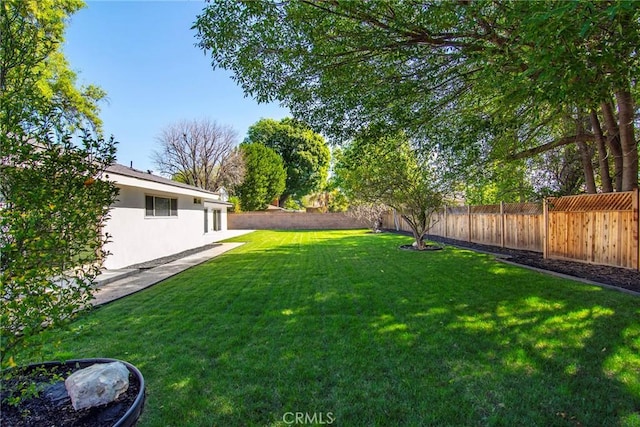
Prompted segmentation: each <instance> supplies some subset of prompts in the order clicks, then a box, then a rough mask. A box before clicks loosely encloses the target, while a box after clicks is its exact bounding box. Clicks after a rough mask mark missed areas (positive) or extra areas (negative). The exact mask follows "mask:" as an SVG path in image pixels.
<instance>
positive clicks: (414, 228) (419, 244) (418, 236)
mask: <svg viewBox="0 0 640 427" xmlns="http://www.w3.org/2000/svg"><path fill="white" fill-rule="evenodd" d="M400 216H401V217H402V218H403V219H404V220H405V221H406V222H407V224H409V227H410V228H411V233H412V234H413V238H414V239H415V241H416V248H417V249H418V250H420V251H421V250H423V249H424V248H425V244H424V241H423V240H422V237H423V236H424V234H425V233H426V231H427V230H426V227H425V226H420V224H416V223H415V221H414V219H413V218H410V217H409V216H407V215H400Z"/></svg>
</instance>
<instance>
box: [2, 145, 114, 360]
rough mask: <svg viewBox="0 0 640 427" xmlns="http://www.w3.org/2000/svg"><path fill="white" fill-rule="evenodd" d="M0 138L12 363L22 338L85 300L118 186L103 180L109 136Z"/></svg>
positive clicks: (5, 309) (5, 340)
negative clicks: (76, 141)
mask: <svg viewBox="0 0 640 427" xmlns="http://www.w3.org/2000/svg"><path fill="white" fill-rule="evenodd" d="M3 139H5V141H3V142H4V143H5V144H3V146H4V147H6V148H8V149H9V150H11V155H9V156H7V155H6V152H5V155H4V156H3V157H4V163H3V164H2V166H1V170H2V175H1V178H0V191H1V194H2V198H3V199H4V200H3V207H2V210H1V211H0V229H1V230H2V234H1V235H0V269H1V272H0V295H1V296H2V299H1V300H0V353H1V356H0V357H1V359H0V360H1V362H2V364H3V365H7V364H9V365H10V364H12V361H11V356H12V354H13V353H14V351H16V350H17V347H18V345H19V344H20V343H21V342H22V341H23V340H24V338H26V337H28V336H31V335H34V334H35V333H37V332H39V331H40V330H42V329H43V328H45V327H48V326H53V325H57V324H60V323H61V322H64V321H67V320H68V319H70V318H72V317H73V315H74V313H76V312H77V311H78V310H80V309H82V308H83V307H84V306H86V305H87V303H88V302H89V301H90V299H91V295H92V285H93V281H94V279H95V277H96V276H97V275H98V274H99V273H100V268H101V261H102V260H103V259H104V257H105V256H106V253H105V251H104V250H103V243H104V241H105V238H106V237H107V236H103V235H102V226H103V225H104V223H105V221H106V219H107V217H108V211H109V206H110V205H111V204H112V203H113V202H114V201H115V198H116V195H117V188H116V187H115V185H114V184H113V183H111V182H109V181H107V180H106V179H104V178H106V176H105V169H106V168H107V167H108V166H109V165H110V164H112V163H113V161H114V159H115V143H114V141H113V139H111V140H109V141H104V140H101V139H95V138H93V137H91V136H90V135H89V134H88V133H85V135H84V137H83V138H82V142H81V144H80V145H78V146H77V145H74V144H73V143H72V141H71V138H69V137H66V138H64V139H62V140H61V141H53V140H52V139H53V138H52V137H50V138H49V139H39V140H38V141H34V140H30V141H29V142H27V143H19V144H18V143H16V144H14V145H13V146H12V145H11V144H10V141H8V140H7V138H5V137H3Z"/></svg>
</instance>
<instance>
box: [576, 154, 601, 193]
mask: <svg viewBox="0 0 640 427" xmlns="http://www.w3.org/2000/svg"><path fill="white" fill-rule="evenodd" d="M576 144H577V145H578V151H579V152H580V160H581V161H582V170H583V171H584V183H585V186H586V189H587V193H589V194H595V193H596V192H597V191H596V180H595V178H594V176H593V165H592V164H591V153H590V151H591V150H589V147H588V146H587V143H586V142H582V141H580V142H577V143H576Z"/></svg>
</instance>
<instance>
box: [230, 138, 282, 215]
mask: <svg viewBox="0 0 640 427" xmlns="http://www.w3.org/2000/svg"><path fill="white" fill-rule="evenodd" d="M240 151H241V152H242V156H243V159H244V163H245V166H246V173H245V175H244V180H243V182H242V184H241V185H239V186H238V187H237V188H236V193H237V194H238V196H239V198H240V206H241V208H242V210H243V211H256V210H263V209H266V208H267V206H268V205H269V204H270V203H271V202H272V201H273V200H275V199H276V198H277V197H278V196H279V195H280V194H282V192H283V191H284V188H285V181H286V177H287V173H286V171H285V169H284V164H283V162H282V158H281V157H280V156H279V155H278V154H277V153H276V152H275V151H274V150H272V149H271V148H269V147H267V146H265V145H262V144H258V143H249V144H242V145H241V146H240Z"/></svg>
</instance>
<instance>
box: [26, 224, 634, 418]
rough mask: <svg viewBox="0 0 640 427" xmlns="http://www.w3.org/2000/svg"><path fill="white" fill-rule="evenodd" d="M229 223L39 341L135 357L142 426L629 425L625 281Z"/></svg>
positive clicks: (376, 238) (363, 237)
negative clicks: (136, 285)
mask: <svg viewBox="0 0 640 427" xmlns="http://www.w3.org/2000/svg"><path fill="white" fill-rule="evenodd" d="M237 240H238V241H248V243H247V244H246V245H244V246H242V247H241V248H239V249H236V250H234V251H231V252H229V253H227V254H225V255H223V256H221V257H219V258H216V259H214V260H213V261H211V262H208V263H206V264H203V265H201V266H198V267H195V268H192V269H190V270H188V271H186V272H184V273H182V274H180V275H178V276H175V277H174V278H172V279H170V280H167V281H165V282H163V283H161V284H159V285H157V286H155V287H153V288H151V289H148V290H146V291H144V292H141V293H138V294H136V295H132V296H130V297H127V298H125V299H123V300H120V301H117V302H115V303H112V304H109V305H107V306H105V307H102V308H100V309H97V310H95V311H94V312H92V313H89V314H87V315H85V316H83V317H82V318H81V319H80V320H78V321H77V322H75V323H73V324H72V325H71V326H70V327H69V328H68V329H66V330H58V331H52V332H50V333H46V334H43V335H41V336H40V339H41V340H42V341H43V342H44V343H45V348H44V352H45V354H44V356H43V358H44V359H68V358H79V357H98V356H99V357H114V358H119V359H125V360H127V361H129V362H131V363H133V364H135V365H136V366H137V367H138V368H140V370H141V371H142V373H143V375H144V376H145V379H146V381H147V389H148V399H147V404H146V407H145V410H144V413H143V417H142V418H141V425H143V426H236V425H237V426H248V425H269V426H285V425H290V424H291V422H292V421H295V413H296V412H302V413H306V414H307V419H299V420H300V421H312V420H314V419H315V421H317V422H318V424H320V423H321V422H325V423H326V422H330V421H333V425H340V426H395V425H398V426H418V425H504V426H515V425H523V426H533V425H538V426H553V425H558V426H562V425H566V426H579V425H582V426H605V425H624V426H640V298H638V297H634V296H630V295H627V294H623V293H619V292H615V291H610V290H604V289H601V288H599V287H593V286H588V285H584V284H580V283H577V282H573V281H567V280H562V279H557V278H553V277H551V276H547V275H543V274H539V273H535V272H531V271H529V270H526V269H521V268H517V267H512V266H509V265H505V264H501V263H498V262H495V261H493V260H492V258H491V257H489V256H486V255H482V254H477V253H474V252H470V251H465V250H459V249H455V248H450V247H448V248H446V249H445V250H443V251H439V252H430V253H414V252H407V251H402V250H399V249H398V246H399V245H400V244H403V243H410V239H409V238H407V237H406V236H399V235H393V234H367V233H366V232H365V231H333V232H331V231H329V232H326V231H320V232H315V231H309V232H266V231H265V232H256V233H253V234H250V235H246V236H242V237H240V238H238V239H237ZM19 362H25V361H24V360H22V361H19ZM290 413H293V414H290ZM313 417H315V418H313Z"/></svg>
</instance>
